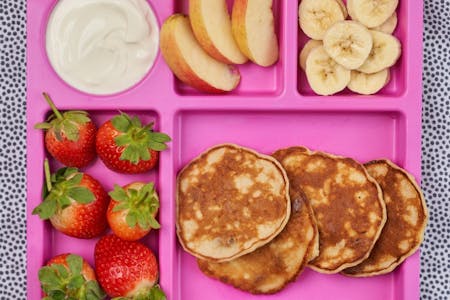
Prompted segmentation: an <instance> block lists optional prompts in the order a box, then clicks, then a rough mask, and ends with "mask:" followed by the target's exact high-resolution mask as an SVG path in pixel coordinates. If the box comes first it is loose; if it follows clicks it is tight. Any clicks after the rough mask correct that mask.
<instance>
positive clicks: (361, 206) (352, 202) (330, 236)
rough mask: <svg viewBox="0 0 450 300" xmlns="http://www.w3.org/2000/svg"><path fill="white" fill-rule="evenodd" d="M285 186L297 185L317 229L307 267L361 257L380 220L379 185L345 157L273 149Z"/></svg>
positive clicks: (323, 267) (338, 265)
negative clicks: (313, 255)
mask: <svg viewBox="0 0 450 300" xmlns="http://www.w3.org/2000/svg"><path fill="white" fill-rule="evenodd" d="M273 156H274V157H275V158H277V159H278V161H280V162H281V164H282V165H283V167H284V168H285V170H286V172H287V174H288V177H289V180H290V184H291V189H296V188H299V189H302V190H303V191H304V192H305V194H306V197H307V198H308V200H309V202H310V204H311V206H312V208H313V211H314V215H315V217H316V220H317V224H318V228H319V256H318V257H317V258H315V259H314V260H312V261H311V262H310V263H309V266H310V267H311V268H312V269H314V270H316V271H318V272H322V273H337V272H340V271H341V270H343V269H345V268H348V267H351V266H354V265H357V264H359V263H360V262H362V261H363V260H365V259H366V258H367V257H368V256H369V254H370V250H371V249H372V248H373V246H374V244H375V242H376V240H377V239H378V236H379V235H380V232H381V229H382V228H383V226H384V223H385V222H386V208H385V205H384V202H383V200H382V193H381V189H380V187H379V186H378V184H377V183H376V182H375V180H374V179H373V178H372V177H370V176H369V175H368V174H367V171H366V170H365V169H364V167H363V166H362V165H361V164H359V163H357V162H356V161H355V160H353V159H350V158H344V157H338V156H334V155H330V154H326V153H321V152H312V151H310V150H308V149H306V148H303V147H293V148H288V149H283V150H279V151H277V152H276V153H275V154H274V155H273Z"/></svg>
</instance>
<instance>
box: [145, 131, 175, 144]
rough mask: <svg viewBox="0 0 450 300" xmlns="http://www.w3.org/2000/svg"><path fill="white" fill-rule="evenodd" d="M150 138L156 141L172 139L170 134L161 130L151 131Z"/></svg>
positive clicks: (163, 141)
mask: <svg viewBox="0 0 450 300" xmlns="http://www.w3.org/2000/svg"><path fill="white" fill-rule="evenodd" d="M150 139H152V140H153V141H155V142H158V143H165V142H170V141H171V140H172V139H171V138H170V136H168V135H167V134H165V133H161V132H151V133H150Z"/></svg>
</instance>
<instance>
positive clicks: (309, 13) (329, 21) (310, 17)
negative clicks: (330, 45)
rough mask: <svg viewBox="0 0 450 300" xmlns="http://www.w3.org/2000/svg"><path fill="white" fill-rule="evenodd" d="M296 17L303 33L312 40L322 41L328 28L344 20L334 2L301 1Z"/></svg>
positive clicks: (324, 0)
mask: <svg viewBox="0 0 450 300" xmlns="http://www.w3.org/2000/svg"><path fill="white" fill-rule="evenodd" d="M298 15H299V21H300V27H301V28H302V30H303V32H304V33H305V34H306V35H307V36H309V37H310V38H312V39H314V40H321V39H323V36H324V35H325V32H326V31H327V30H328V28H330V27H331V26H332V25H333V24H334V23H336V22H339V21H343V20H344V19H345V17H344V14H343V12H342V10H341V8H340V6H339V4H338V2H337V1H336V0H303V1H302V2H301V3H300V5H299V7H298Z"/></svg>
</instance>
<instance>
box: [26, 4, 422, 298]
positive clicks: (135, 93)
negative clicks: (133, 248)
mask: <svg viewBox="0 0 450 300" xmlns="http://www.w3.org/2000/svg"><path fill="white" fill-rule="evenodd" d="M177 1H180V0H172V1H171V2H169V3H167V4H165V5H167V7H166V9H164V11H165V12H166V11H172V10H173V9H174V7H176V2H177ZM278 1H282V0H278ZM54 2H55V0H47V2H46V4H45V5H42V4H41V3H39V4H38V1H37V0H28V1H27V9H28V11H27V33H28V34H27V43H28V44H27V117H26V120H27V153H28V154H30V153H31V152H30V151H31V149H32V151H33V156H38V155H39V156H40V157H43V156H44V150H43V147H39V149H36V148H37V147H36V145H37V144H38V145H39V141H40V142H41V144H40V145H42V135H41V133H39V134H37V133H36V132H35V130H34V129H33V128H32V124H31V123H32V122H30V120H34V119H35V118H33V115H38V114H39V115H42V114H45V112H46V111H48V109H47V108H45V106H44V105H42V104H41V103H39V101H36V100H35V98H36V96H37V88H36V87H35V85H34V83H32V82H30V78H33V77H35V76H36V75H34V74H35V73H36V72H35V71H36V70H35V66H34V64H32V63H30V62H31V57H32V53H31V52H32V50H33V49H34V50H36V46H37V45H38V46H37V47H40V46H39V45H40V44H39V42H36V40H39V37H36V35H35V32H36V30H37V28H33V26H32V24H33V22H34V20H35V18H34V17H30V16H31V15H32V14H31V12H30V11H32V10H33V9H36V6H39V5H42V6H43V7H45V6H47V3H53V4H51V5H54ZM150 2H151V5H152V7H153V8H154V9H155V5H154V4H153V3H154V2H155V0H150ZM293 3H294V4H295V5H294V4H293ZM414 4H415V5H412V4H409V3H408V2H406V1H403V5H406V6H407V8H406V11H407V13H408V24H407V26H408V28H416V29H417V28H419V29H420V30H419V31H418V32H412V30H408V32H407V36H406V37H405V38H406V39H407V40H408V43H409V45H411V47H412V45H414V47H415V48H416V49H415V50H414V51H413V52H415V53H417V54H420V55H421V54H422V53H423V50H422V49H423V45H422V35H423V33H422V28H423V1H418V2H417V3H416V2H415V3H414ZM280 5H281V6H282V7H283V9H284V10H285V11H284V13H285V17H286V18H287V19H288V21H287V23H286V24H289V23H291V24H292V23H293V22H294V21H292V19H295V23H296V15H297V10H296V9H292V8H293V7H294V6H295V7H297V5H298V2H297V1H286V2H284V4H280ZM41 9H44V10H45V9H46V8H41ZM155 14H156V17H157V20H158V22H161V20H162V18H161V16H160V15H159V14H158V13H155ZM30 20H32V21H31V22H30ZM289 20H290V21H289ZM418 20H419V21H418ZM39 23H42V22H39ZM280 26H281V25H280ZM38 30H41V29H38ZM295 32H297V30H295ZM284 34H285V35H286V36H287V34H288V33H287V30H285V31H284ZM296 39H297V37H296ZM411 47H410V48H411ZM284 48H287V47H284ZM408 50H411V49H408ZM292 52H293V51H292ZM285 54H286V59H285V62H284V64H286V65H287V64H288V61H292V60H294V58H295V61H296V60H297V57H296V56H297V55H296V54H295V55H294V54H293V53H290V52H289V51H288V50H287V49H285ZM420 58H421V57H420ZM163 64H164V63H163V62H162V58H161V55H160V53H158V57H157V61H156V63H155V65H154V66H153V67H152V70H151V71H150V73H149V74H148V75H146V79H144V80H143V81H142V82H140V83H139V84H137V88H136V89H131V90H128V91H126V92H124V93H119V94H116V95H111V96H93V95H89V94H85V93H81V94H80V92H78V91H76V90H74V89H71V88H70V87H68V86H67V85H66V86H65V87H64V94H69V95H70V97H73V98H74V99H75V98H76V99H77V101H71V102H70V103H58V106H59V107H60V108H62V109H72V108H81V107H82V108H83V109H86V110H92V111H103V110H113V109H112V108H111V106H114V107H117V108H118V109H124V110H125V109H127V110H152V111H155V112H156V113H157V114H158V115H159V118H160V128H164V129H165V130H168V131H169V132H174V130H175V124H174V123H175V118H177V116H178V115H179V113H180V112H183V111H189V110H194V111H199V110H202V111H203V110H204V111H207V110H209V111H214V110H235V111H276V112H284V111H285V112H287V111H318V112H323V111H343V112H344V111H364V112H373V111H377V112H383V111H393V112H398V113H399V114H401V115H403V116H404V117H405V119H406V127H407V134H406V138H405V139H406V145H405V166H404V167H405V168H407V169H408V170H409V171H410V172H411V173H412V174H413V175H415V177H416V178H417V179H420V167H421V141H420V138H419V140H417V137H420V136H421V121H422V119H421V109H422V102H421V100H422V94H421V92H422V88H421V82H422V59H417V57H416V59H414V58H413V57H412V55H411V54H408V57H406V58H405V64H406V70H407V73H406V75H405V76H406V79H405V82H406V87H405V91H404V93H402V94H401V95H397V96H383V97H381V98H382V99H374V97H373V96H352V97H348V96H346V95H337V96H332V97H329V98H325V97H321V96H303V95H301V94H300V93H299V92H298V89H297V82H296V81H295V80H292V81H295V82H289V80H287V78H288V76H293V77H295V78H297V68H296V67H295V68H294V67H292V66H290V67H289V66H288V67H285V69H284V71H283V74H284V87H283V89H282V91H281V93H280V94H279V95H276V96H271V95H263V96H255V97H252V96H251V97H249V96H240V95H222V96H211V95H180V94H178V93H177V92H176V91H175V89H174V87H173V84H174V83H173V76H172V75H171V73H170V72H169V71H168V70H167V68H165V67H164V66H162V65H163ZM155 73H156V74H158V75H162V76H166V77H167V76H168V78H171V79H172V80H168V83H167V87H168V88H167V95H165V96H164V97H158V98H156V99H154V100H153V101H152V102H150V103H140V100H141V99H142V98H144V97H148V95H146V93H145V92H144V89H142V88H141V87H142V85H145V84H146V83H148V78H149V77H151V76H150V75H151V74H155ZM290 74H291V75H290ZM292 74H293V75H292ZM52 94H54V98H60V97H61V96H60V94H61V93H60V92H59V91H52ZM120 98H133V99H134V100H133V101H131V102H130V101H121V99H120ZM349 98H350V99H349ZM168 101H169V102H170V105H169V106H170V107H169V108H167V107H164V108H162V106H163V103H166V102H168ZM56 102H58V101H56ZM161 159H162V160H164V161H165V164H166V165H167V168H165V169H164V170H160V173H159V175H158V176H159V177H162V176H170V177H176V176H173V173H172V170H174V158H173V157H172V156H171V153H169V152H167V153H163V154H162V157H161ZM40 163H41V162H39V164H38V163H37V162H36V161H35V160H32V158H31V155H27V204H29V201H30V200H29V199H32V198H33V197H35V192H36V191H38V190H40V186H39V185H38V184H37V182H40V181H42V176H37V177H36V176H35V175H36V171H37V170H38V169H37V167H36V166H37V165H40ZM37 173H39V174H40V173H41V172H37ZM37 179H39V180H37ZM168 190H170V189H168ZM165 197H171V198H172V199H173V191H168V192H167V194H166V195H165ZM169 203H171V205H170V207H169V205H168V208H167V210H166V211H168V210H169V209H171V210H172V212H173V211H174V207H173V203H174V201H169ZM169 212H170V211H169ZM30 216H31V207H30V205H27V241H28V238H29V237H30V235H37V237H38V238H41V239H43V237H44V230H45V228H44V226H41V228H40V229H42V228H44V229H43V230H38V231H37V232H36V231H35V229H36V227H34V225H36V224H35V223H36V222H33V221H32V220H30ZM38 227H39V226H38ZM32 228H33V230H32V231H33V232H31V229H32ZM167 230H168V229H167ZM168 231H169V233H168V234H164V231H162V232H161V233H160V239H161V236H163V235H165V236H166V239H165V240H166V241H167V242H170V243H175V252H176V251H177V250H176V249H178V246H176V236H175V234H174V228H173V229H172V230H168ZM160 245H161V242H160ZM160 247H161V246H160ZM44 250H45V249H36V247H35V245H33V243H29V242H28V243H27V275H28V283H27V293H29V294H28V295H30V289H35V288H36V287H38V284H37V285H36V283H35V284H33V283H30V279H32V278H33V276H35V274H34V273H32V272H34V271H35V269H36V267H35V266H36V262H35V258H36V257H37V258H39V261H40V262H42V261H43V259H44V257H43V254H44V252H45V251H44ZM161 255H162V257H160V260H161V261H162V262H164V263H165V264H167V267H166V269H168V270H176V269H177V266H175V258H174V256H176V255H177V254H176V253H172V254H166V253H162V252H161V251H160V256H161ZM415 255H416V256H418V253H416V254H415ZM416 260H418V259H415V260H414V261H415V262H416V264H415V265H413V266H411V267H412V269H411V270H409V271H410V272H413V273H414V274H415V275H417V276H410V277H408V278H409V279H410V280H407V282H404V283H403V286H404V287H407V288H405V290H403V297H404V299H417V298H419V292H420V291H419V267H420V266H418V264H417V261H416ZM419 262H420V261H419ZM174 273H176V272H174ZM172 276H176V274H172ZM170 277H171V276H167V274H162V278H161V280H162V281H163V282H164V284H165V286H167V288H168V289H170V290H172V291H174V290H175V287H174V286H173V283H174V280H171V279H170ZM413 277H414V278H413ZM402 278H403V277H402ZM408 278H406V279H408ZM403 279H405V278H403Z"/></svg>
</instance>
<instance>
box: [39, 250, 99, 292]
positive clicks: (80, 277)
mask: <svg viewBox="0 0 450 300" xmlns="http://www.w3.org/2000/svg"><path fill="white" fill-rule="evenodd" d="M39 281H40V282H41V288H42V290H43V291H44V294H45V297H44V299H93V300H94V299H104V298H105V297H106V295H105V292H104V291H103V290H102V289H101V288H100V286H99V284H98V282H97V280H96V278H95V273H94V270H93V269H92V267H91V266H90V265H89V264H88V263H87V262H86V261H85V260H84V259H83V258H82V257H80V256H78V255H74V254H61V255H58V256H56V257H54V258H52V259H51V260H50V261H49V262H48V263H47V265H46V266H45V267H42V268H41V269H40V270H39Z"/></svg>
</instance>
